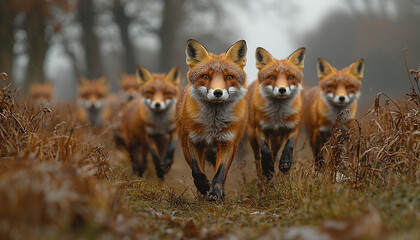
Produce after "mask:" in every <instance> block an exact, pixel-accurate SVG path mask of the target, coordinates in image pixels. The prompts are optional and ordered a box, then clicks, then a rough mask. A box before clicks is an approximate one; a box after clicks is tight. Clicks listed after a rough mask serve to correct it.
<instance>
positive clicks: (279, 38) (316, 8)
mask: <svg viewBox="0 0 420 240" xmlns="http://www.w3.org/2000/svg"><path fill="white" fill-rule="evenodd" d="M294 2H295V3H296V6H291V7H292V9H290V11H289V10H287V12H285V13H284V17H283V16H281V17H280V18H279V17H278V16H273V15H274V14H278V12H277V11H273V13H271V14H268V15H265V16H264V15H263V16H262V13H261V12H264V11H265V10H264V9H260V8H259V6H258V2H257V1H255V2H253V5H254V6H252V8H251V9H252V10H249V11H250V12H251V14H250V15H251V16H255V17H251V18H250V17H249V16H248V15H241V14H238V15H239V16H238V20H239V19H241V20H240V21H244V24H243V26H244V28H243V29H242V34H241V35H240V36H241V37H242V38H243V39H245V40H246V41H247V44H248V62H247V66H246V67H245V70H246V72H247V74H248V81H249V83H250V82H251V81H254V80H255V79H256V78H257V73H258V70H257V68H256V67H255V49H256V48H257V47H263V48H265V49H266V50H267V51H269V52H270V53H271V54H272V55H273V56H274V57H275V58H277V59H282V58H285V57H287V56H289V55H290V54H291V53H292V52H294V51H295V50H296V49H298V48H299V47H305V46H298V45H297V44H296V43H295V38H294V36H296V35H298V34H302V33H303V32H305V31H308V30H310V29H311V28H314V27H316V26H318V24H319V23H320V21H321V19H322V17H323V16H324V15H325V14H327V13H328V12H330V11H331V10H333V9H338V8H343V5H342V4H340V2H338V1H334V0H318V1H307V0H306V1H305V0H296V1H294ZM260 16H261V17H260ZM272 19H280V21H282V20H283V19H284V20H283V21H285V22H286V21H287V22H286V23H285V24H282V22H280V21H279V22H278V24H273V20H272ZM290 22H293V26H292V25H291V24H290ZM306 51H307V54H310V53H311V50H310V49H306ZM306 64H315V63H308V62H305V65H306ZM305 77H306V76H305ZM308 77H314V76H308Z"/></svg>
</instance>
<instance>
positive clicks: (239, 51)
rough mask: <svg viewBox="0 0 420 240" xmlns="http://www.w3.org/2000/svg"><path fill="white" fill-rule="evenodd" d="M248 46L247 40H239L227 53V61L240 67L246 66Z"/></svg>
mask: <svg viewBox="0 0 420 240" xmlns="http://www.w3.org/2000/svg"><path fill="white" fill-rule="evenodd" d="M247 50H248V49H247V46H246V42H245V40H239V41H237V42H236V43H235V44H233V45H232V46H231V47H230V48H229V49H228V50H227V51H226V60H228V61H232V62H233V63H235V64H236V65H238V67H240V68H243V67H244V66H245V65H246V52H247Z"/></svg>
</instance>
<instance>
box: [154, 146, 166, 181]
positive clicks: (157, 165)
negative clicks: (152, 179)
mask: <svg viewBox="0 0 420 240" xmlns="http://www.w3.org/2000/svg"><path fill="white" fill-rule="evenodd" d="M151 153H152V159H153V163H154V164H155V168H156V175H157V177H158V178H160V179H163V169H162V167H161V166H160V158H159V155H158V154H157V153H156V152H155V150H153V149H152V150H151Z"/></svg>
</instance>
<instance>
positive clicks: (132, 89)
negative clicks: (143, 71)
mask: <svg viewBox="0 0 420 240" xmlns="http://www.w3.org/2000/svg"><path fill="white" fill-rule="evenodd" d="M139 88H140V82H139V80H138V78H137V76H136V75H128V74H124V73H123V74H121V75H120V89H121V96H122V97H123V98H124V99H125V100H127V101H131V100H133V99H134V98H136V97H138V95H139Z"/></svg>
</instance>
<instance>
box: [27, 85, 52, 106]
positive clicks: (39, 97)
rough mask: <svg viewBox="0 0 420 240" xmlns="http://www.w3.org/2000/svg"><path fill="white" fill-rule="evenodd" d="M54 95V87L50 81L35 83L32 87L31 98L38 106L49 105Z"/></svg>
mask: <svg viewBox="0 0 420 240" xmlns="http://www.w3.org/2000/svg"><path fill="white" fill-rule="evenodd" d="M53 96H54V87H53V85H52V84H51V83H50V82H46V83H34V84H32V85H31V88H30V99H31V101H32V103H34V104H35V105H37V106H43V107H49V105H50V104H51V101H52V99H53Z"/></svg>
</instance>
